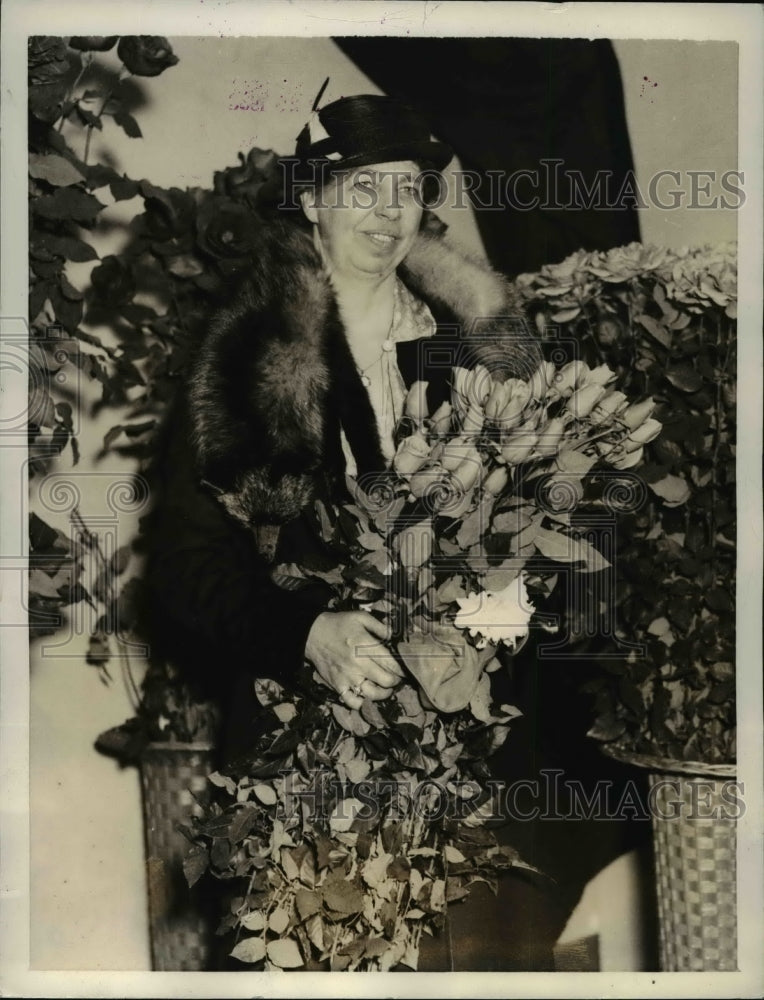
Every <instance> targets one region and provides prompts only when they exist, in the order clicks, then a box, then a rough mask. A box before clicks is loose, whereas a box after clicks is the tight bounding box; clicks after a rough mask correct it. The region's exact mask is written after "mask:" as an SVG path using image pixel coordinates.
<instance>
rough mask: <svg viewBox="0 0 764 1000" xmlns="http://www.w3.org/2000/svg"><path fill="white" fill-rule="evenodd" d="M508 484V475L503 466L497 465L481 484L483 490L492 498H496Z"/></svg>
mask: <svg viewBox="0 0 764 1000" xmlns="http://www.w3.org/2000/svg"><path fill="white" fill-rule="evenodd" d="M508 482H509V473H508V472H507V470H506V469H505V468H504V466H502V465H499V466H498V467H497V468H495V469H494V470H493V472H491V473H489V474H488V476H487V477H486V479H485V482H484V483H483V489H484V490H485V491H486V493H490V494H492V496H498V495H499V493H501V492H502V490H503V489H504V487H505V486H506V485H507V483H508Z"/></svg>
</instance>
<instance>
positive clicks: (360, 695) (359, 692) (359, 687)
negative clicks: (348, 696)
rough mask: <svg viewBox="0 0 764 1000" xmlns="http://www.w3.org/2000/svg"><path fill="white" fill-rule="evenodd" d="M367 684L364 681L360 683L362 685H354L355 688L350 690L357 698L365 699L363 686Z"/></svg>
mask: <svg viewBox="0 0 764 1000" xmlns="http://www.w3.org/2000/svg"><path fill="white" fill-rule="evenodd" d="M365 683H366V682H365V680H363V681H361V682H360V684H354V685H353V687H351V688H350V690H351V691H352V692H353V694H354V695H356V697H358V698H363V686H364V684H365Z"/></svg>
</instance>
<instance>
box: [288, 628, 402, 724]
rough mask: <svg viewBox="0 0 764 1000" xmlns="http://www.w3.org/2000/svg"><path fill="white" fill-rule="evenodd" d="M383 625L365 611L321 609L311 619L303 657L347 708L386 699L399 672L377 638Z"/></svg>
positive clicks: (382, 635)
mask: <svg viewBox="0 0 764 1000" xmlns="http://www.w3.org/2000/svg"><path fill="white" fill-rule="evenodd" d="M385 638H387V628H386V627H385V626H384V625H383V624H382V623H381V622H379V621H377V619H376V618H375V617H374V616H373V615H370V614H368V613H367V612H366V611H325V612H323V614H320V615H319V616H318V618H316V620H315V621H314V622H313V627H312V628H311V630H310V632H309V633H308V641H307V642H306V644H305V656H306V658H307V659H308V660H310V662H311V663H312V664H313V666H314V667H315V668H316V670H317V671H318V673H319V675H320V677H321V678H322V680H324V681H325V682H326V683H327V684H328V685H329V687H331V688H334V690H335V691H336V692H337V694H339V696H340V698H342V700H343V701H344V702H345V704H346V705H347V706H348V707H349V708H359V707H360V706H361V704H362V702H363V699H364V698H371V700H372V701H380V700H381V699H382V698H387V697H388V696H389V695H390V694H391V693H392V690H393V688H394V687H395V685H396V684H398V682H399V681H400V680H401V679H402V677H403V672H402V671H401V668H400V667H399V665H398V663H397V661H396V660H395V658H394V657H393V656H392V655H391V654H390V652H389V651H388V649H387V647H386V646H385V645H384V643H382V642H380V641H379V640H380V639H385Z"/></svg>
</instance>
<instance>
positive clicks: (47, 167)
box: [29, 153, 83, 187]
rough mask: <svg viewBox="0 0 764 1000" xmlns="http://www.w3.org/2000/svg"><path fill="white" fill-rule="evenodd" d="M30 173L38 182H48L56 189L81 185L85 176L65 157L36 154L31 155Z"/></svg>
mask: <svg viewBox="0 0 764 1000" xmlns="http://www.w3.org/2000/svg"><path fill="white" fill-rule="evenodd" d="M29 173H30V175H31V176H32V177H35V178H37V179H38V180H43V181H47V182H48V184H53V185H54V186H55V187H68V186H69V185H70V184H79V182H80V181H81V180H82V179H83V175H82V174H81V173H80V171H79V170H78V169H77V168H76V167H75V166H74V164H73V163H70V162H69V160H65V159H64V157H63V156H56V155H55V154H48V155H47V156H39V155H37V154H36V153H30V155H29Z"/></svg>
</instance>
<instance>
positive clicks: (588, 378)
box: [581, 365, 615, 385]
mask: <svg viewBox="0 0 764 1000" xmlns="http://www.w3.org/2000/svg"><path fill="white" fill-rule="evenodd" d="M614 378H615V372H614V371H611V370H610V368H608V366H607V365H597V367H596V368H590V369H589V371H587V372H585V374H584V377H583V380H582V381H581V385H607V384H608V382H612V381H613V379H614Z"/></svg>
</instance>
